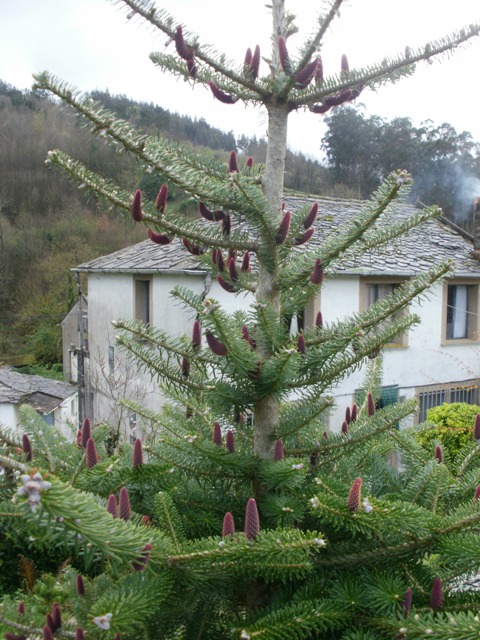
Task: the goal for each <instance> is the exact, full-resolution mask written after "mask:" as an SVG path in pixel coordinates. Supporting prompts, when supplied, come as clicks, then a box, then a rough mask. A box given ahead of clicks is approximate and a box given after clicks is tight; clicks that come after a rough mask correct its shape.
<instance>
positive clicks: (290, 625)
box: [235, 599, 352, 640]
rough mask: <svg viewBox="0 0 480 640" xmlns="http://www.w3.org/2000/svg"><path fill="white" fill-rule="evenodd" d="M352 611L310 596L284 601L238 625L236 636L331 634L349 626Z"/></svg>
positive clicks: (270, 638) (291, 639)
mask: <svg viewBox="0 0 480 640" xmlns="http://www.w3.org/2000/svg"><path fill="white" fill-rule="evenodd" d="M351 617H352V612H350V611H349V610H348V609H345V608H344V607H339V606H338V605H336V604H334V603H332V602H331V601H327V600H325V599H322V600H306V601H303V602H294V603H291V604H286V605H283V606H282V607H279V608H277V609H275V611H272V612H271V613H268V614H267V615H263V616H262V615H260V617H258V618H257V619H256V620H254V621H253V622H248V623H247V624H246V625H245V627H243V628H241V627H237V628H236V629H235V632H236V636H235V637H236V638H242V639H244V640H253V639H254V638H261V639H262V640H302V639H303V638H311V637H318V638H320V637H325V638H326V637H330V634H329V632H331V631H333V630H335V629H336V628H338V627H340V626H341V625H342V624H343V625H345V626H348V623H349V621H350V619H351Z"/></svg>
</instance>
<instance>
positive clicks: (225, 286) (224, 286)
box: [217, 273, 237, 293]
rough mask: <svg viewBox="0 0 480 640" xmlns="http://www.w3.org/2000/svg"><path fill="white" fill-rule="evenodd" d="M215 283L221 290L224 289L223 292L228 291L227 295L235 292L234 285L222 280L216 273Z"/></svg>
mask: <svg viewBox="0 0 480 640" xmlns="http://www.w3.org/2000/svg"><path fill="white" fill-rule="evenodd" d="M217 282H218V284H219V285H220V286H221V287H222V289H225V291H228V293H234V292H235V291H236V290H237V289H236V288H235V285H233V284H232V283H231V282H227V281H226V280H224V279H223V278H222V276H221V275H220V274H219V273H217Z"/></svg>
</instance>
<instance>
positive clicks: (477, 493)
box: [473, 484, 480, 502]
mask: <svg viewBox="0 0 480 640" xmlns="http://www.w3.org/2000/svg"><path fill="white" fill-rule="evenodd" d="M479 499H480V484H479V485H477V488H476V489H475V493H474V494H473V501H474V502H478V500H479Z"/></svg>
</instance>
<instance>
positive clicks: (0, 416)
mask: <svg viewBox="0 0 480 640" xmlns="http://www.w3.org/2000/svg"><path fill="white" fill-rule="evenodd" d="M17 424H18V411H17V407H16V405H14V404H11V403H9V402H0V425H2V426H5V427H8V428H10V429H14V428H16V426H17Z"/></svg>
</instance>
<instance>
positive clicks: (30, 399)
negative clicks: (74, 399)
mask: <svg viewBox="0 0 480 640" xmlns="http://www.w3.org/2000/svg"><path fill="white" fill-rule="evenodd" d="M75 393H77V388H76V387H75V386H74V385H72V384H69V383H68V382H63V381H61V380H51V379H50V378H43V377H42V376H34V375H28V374H26V373H19V372H18V371H14V370H13V369H12V368H11V367H0V403H2V402H5V403H8V404H29V405H30V406H32V407H33V408H34V409H36V410H37V411H40V412H41V413H50V412H51V411H53V410H54V409H56V408H57V407H58V406H59V405H60V404H61V403H62V402H63V401H64V400H65V399H66V398H68V397H70V396H72V395H74V394H75Z"/></svg>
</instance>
